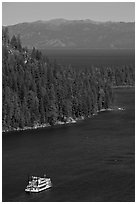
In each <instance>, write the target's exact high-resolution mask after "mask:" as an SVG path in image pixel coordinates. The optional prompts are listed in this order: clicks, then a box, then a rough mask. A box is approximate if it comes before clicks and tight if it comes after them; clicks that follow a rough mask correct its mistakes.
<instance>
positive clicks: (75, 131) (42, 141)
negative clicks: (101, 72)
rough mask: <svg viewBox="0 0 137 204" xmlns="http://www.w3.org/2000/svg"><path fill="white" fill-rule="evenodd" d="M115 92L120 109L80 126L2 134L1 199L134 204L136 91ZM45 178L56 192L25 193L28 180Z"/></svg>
mask: <svg viewBox="0 0 137 204" xmlns="http://www.w3.org/2000/svg"><path fill="white" fill-rule="evenodd" d="M134 91H135V90H134V88H119V89H114V94H115V101H114V104H115V106H117V107H122V108H124V109H125V110H124V111H121V110H115V111H106V112H101V113H99V114H98V115H97V116H93V118H90V119H87V120H84V121H80V122H78V123H76V124H69V125H63V126H55V127H52V128H51V127H49V128H43V129H37V130H26V131H20V132H10V133H3V136H2V147H3V148H2V200H3V201H7V202H8V201H12V202H13V201H14V202H16V201H18V202H35V201H37V202H50V201H52V202H62V201H64V202H71V201H73V202H75V201H77V202H81V201H83V202H86V201H88V202H118V201H119V202H120V201H123V202H125V201H128V202H131V201H132V202H133V201H134V200H135V107H134V100H135V96H134V94H135V92H134ZM45 173H46V174H47V176H49V177H50V178H51V180H52V183H53V188H51V189H49V190H47V191H43V192H40V193H38V194H26V193H25V191H24V189H25V187H26V185H27V177H28V175H37V176H42V175H43V174H45Z"/></svg>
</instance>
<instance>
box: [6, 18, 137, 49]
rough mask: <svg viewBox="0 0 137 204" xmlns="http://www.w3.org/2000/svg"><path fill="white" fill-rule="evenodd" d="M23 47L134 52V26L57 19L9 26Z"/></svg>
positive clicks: (133, 24)
mask: <svg viewBox="0 0 137 204" xmlns="http://www.w3.org/2000/svg"><path fill="white" fill-rule="evenodd" d="M8 29H9V34H10V36H12V35H13V34H14V35H17V34H20V37H21V41H22V44H23V46H27V47H28V48H32V47H33V46H34V47H36V48H39V49H47V48H66V49H68V48H91V49H94V48H95V49H97V48H98V49H134V48H135V23H134V22H129V23H125V22H95V21H92V20H89V19H87V20H66V19H53V20H49V21H36V22H32V23H19V24H16V25H12V26H8Z"/></svg>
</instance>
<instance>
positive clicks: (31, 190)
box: [25, 185, 52, 193]
mask: <svg viewBox="0 0 137 204" xmlns="http://www.w3.org/2000/svg"><path fill="white" fill-rule="evenodd" d="M51 187H52V185H47V186H45V187H43V188H39V189H38V188H33V189H28V188H26V189H25V192H27V193H39V192H41V191H44V190H47V189H49V188H51Z"/></svg>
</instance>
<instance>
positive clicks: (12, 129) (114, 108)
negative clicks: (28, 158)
mask: <svg viewBox="0 0 137 204" xmlns="http://www.w3.org/2000/svg"><path fill="white" fill-rule="evenodd" d="M123 110H125V109H124V108H120V107H113V108H107V109H105V108H102V109H100V110H98V111H97V112H96V113H93V114H92V115H91V116H88V117H87V118H92V117H93V116H97V115H98V113H101V112H105V111H123ZM85 119H86V117H84V116H81V117H79V118H76V119H74V118H72V117H69V118H67V120H66V121H64V122H63V121H56V122H55V124H54V125H50V124H49V123H45V124H39V123H37V124H35V125H34V126H33V127H27V126H26V127H24V128H19V127H18V128H11V129H9V130H2V133H8V132H13V131H16V132H17V131H25V130H35V129H40V128H47V127H53V126H57V125H66V124H73V123H77V122H78V121H82V120H85Z"/></svg>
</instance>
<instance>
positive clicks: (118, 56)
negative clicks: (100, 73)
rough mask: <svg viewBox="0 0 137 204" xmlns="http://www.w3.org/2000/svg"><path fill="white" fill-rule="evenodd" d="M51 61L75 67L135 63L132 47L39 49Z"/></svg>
mask: <svg viewBox="0 0 137 204" xmlns="http://www.w3.org/2000/svg"><path fill="white" fill-rule="evenodd" d="M41 51H42V53H43V54H44V55H46V56H47V57H48V58H49V59H50V60H51V61H53V62H54V61H55V59H56V62H57V63H59V64H62V65H70V64H71V65H72V66H73V67H76V68H85V67H88V68H90V67H92V66H93V65H94V66H99V67H101V66H109V65H110V66H120V65H130V64H132V65H134V64H135V50H134V49H113V50H112V49H47V50H41Z"/></svg>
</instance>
